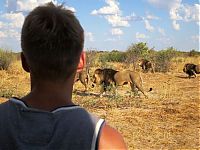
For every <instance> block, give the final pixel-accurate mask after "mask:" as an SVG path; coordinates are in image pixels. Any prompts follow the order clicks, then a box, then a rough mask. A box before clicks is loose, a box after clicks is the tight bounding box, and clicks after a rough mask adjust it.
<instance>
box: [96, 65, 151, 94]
mask: <svg viewBox="0 0 200 150" xmlns="http://www.w3.org/2000/svg"><path fill="white" fill-rule="evenodd" d="M93 79H94V80H93V83H95V84H97V85H102V86H103V90H101V94H102V92H105V91H106V89H107V87H108V86H109V85H111V84H112V83H114V85H115V86H116V87H118V86H122V85H124V84H128V83H129V84H130V86H131V89H132V91H133V92H134V93H135V92H136V91H137V90H136V88H137V89H138V90H139V91H141V92H142V93H143V94H144V96H145V97H146V98H148V97H147V95H146V94H145V92H144V89H143V86H142V78H141V76H140V74H139V73H138V72H135V71H130V70H124V71H116V70H113V69H108V68H105V69H96V70H95V71H94V75H93ZM93 86H94V85H93ZM151 90H152V88H150V91H151Z"/></svg>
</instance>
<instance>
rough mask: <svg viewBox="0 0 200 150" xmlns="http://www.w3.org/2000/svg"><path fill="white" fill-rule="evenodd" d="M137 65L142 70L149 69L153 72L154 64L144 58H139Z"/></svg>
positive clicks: (146, 70)
mask: <svg viewBox="0 0 200 150" xmlns="http://www.w3.org/2000/svg"><path fill="white" fill-rule="evenodd" d="M138 65H139V66H140V67H141V68H142V70H143V71H144V72H146V73H147V72H148V71H149V70H151V72H152V73H155V69H154V64H153V63H152V62H150V61H149V60H146V59H140V60H139V62H138Z"/></svg>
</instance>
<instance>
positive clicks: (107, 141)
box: [99, 124, 127, 150]
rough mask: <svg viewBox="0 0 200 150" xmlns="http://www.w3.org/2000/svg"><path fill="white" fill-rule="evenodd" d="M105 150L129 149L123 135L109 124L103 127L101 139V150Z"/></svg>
mask: <svg viewBox="0 0 200 150" xmlns="http://www.w3.org/2000/svg"><path fill="white" fill-rule="evenodd" d="M105 149H120V150H126V149H127V147H126V144H125V142H124V140H123V138H122V136H121V134H120V133H119V132H118V131H117V130H115V129H114V128H112V127H111V126H109V125H108V124H105V125H104V126H103V127H102V130H101V133H100V137H99V150H105Z"/></svg>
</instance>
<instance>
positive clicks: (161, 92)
mask: <svg viewBox="0 0 200 150" xmlns="http://www.w3.org/2000/svg"><path fill="white" fill-rule="evenodd" d="M13 72H14V73H13ZM141 74H142V77H143V80H144V88H145V90H146V91H147V90H148V89H149V88H150V87H151V88H153V91H151V92H149V93H148V96H149V99H146V98H144V96H143V95H142V94H140V95H139V96H136V97H134V96H131V94H130V92H129V91H130V87H129V86H128V85H126V86H124V87H120V88H119V90H118V91H119V95H118V96H116V97H115V96H113V94H112V91H111V92H108V93H106V95H104V96H103V97H102V98H100V97H99V88H98V87H95V88H90V89H89V91H88V92H86V93H84V92H83V90H84V87H83V85H81V83H80V82H77V83H76V84H75V89H76V91H75V92H74V93H73V100H74V102H75V103H77V104H79V105H81V106H83V107H85V108H86V109H87V110H89V111H90V112H92V113H94V114H96V115H98V116H100V117H101V118H104V119H106V121H107V122H108V123H109V124H110V125H112V126H113V127H115V128H116V129H117V130H118V131H119V132H120V133H121V134H122V135H123V137H124V139H125V142H126V144H127V146H128V148H129V149H130V150H132V149H200V143H199V142H200V139H199V135H200V123H199V121H200V116H199V108H200V105H199V104H200V76H198V77H197V78H191V79H188V78H187V76H186V75H185V74H184V73H165V74H164V73H155V74H152V73H146V74H144V73H141ZM0 78H1V81H0V92H1V93H3V92H4V94H1V96H4V97H10V96H18V97H20V96H22V95H24V94H25V93H27V92H28V91H29V85H28V84H29V77H28V75H27V74H26V73H24V72H23V73H21V72H17V71H11V72H9V71H8V72H2V71H0ZM14 83H15V84H14ZM16 83H17V84H16ZM6 89H9V91H6V92H5V90H6ZM3 90H4V91H3ZM5 100H7V99H6V98H3V97H1V98H0V102H3V101H5Z"/></svg>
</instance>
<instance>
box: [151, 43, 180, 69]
mask: <svg viewBox="0 0 200 150" xmlns="http://www.w3.org/2000/svg"><path fill="white" fill-rule="evenodd" d="M176 54H177V51H176V50H175V49H174V48H173V47H170V48H168V49H166V50H161V51H158V52H157V53H156V56H155V62H156V63H155V71H157V72H168V71H169V69H170V65H171V59H172V58H174V57H176Z"/></svg>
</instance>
